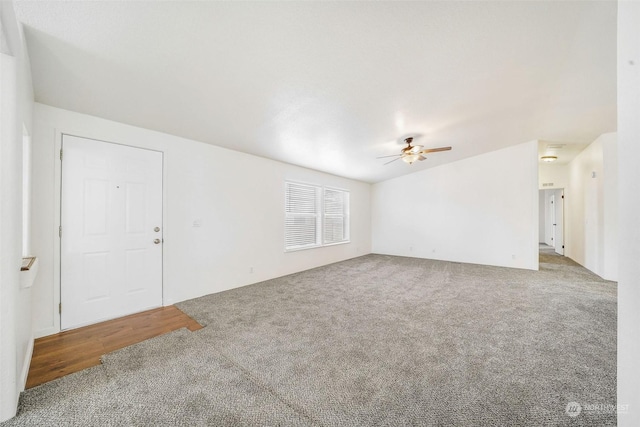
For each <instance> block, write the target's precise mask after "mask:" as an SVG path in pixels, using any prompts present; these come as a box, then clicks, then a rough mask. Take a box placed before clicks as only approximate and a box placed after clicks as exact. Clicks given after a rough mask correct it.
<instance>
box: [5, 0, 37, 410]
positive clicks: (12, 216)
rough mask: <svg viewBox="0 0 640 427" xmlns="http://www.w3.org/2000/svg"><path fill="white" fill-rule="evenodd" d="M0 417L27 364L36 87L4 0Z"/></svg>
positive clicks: (30, 344)
mask: <svg viewBox="0 0 640 427" xmlns="http://www.w3.org/2000/svg"><path fill="white" fill-rule="evenodd" d="M0 38H1V40H0V49H1V50H2V54H1V55H2V59H1V60H0V61H1V62H2V64H1V68H2V71H1V73H2V76H1V77H0V80H1V81H2V85H1V87H0V99H1V103H2V106H1V109H0V171H1V172H0V342H1V346H0V421H2V420H5V419H7V418H10V417H12V416H13V415H14V414H15V411H16V405H17V399H18V395H19V392H20V391H22V390H23V387H24V382H25V381H26V374H27V371H28V368H29V362H30V356H31V350H32V348H33V334H32V323H31V290H30V289H28V288H27V289H24V288H22V287H21V286H20V264H21V258H22V129H23V126H24V128H26V129H27V131H31V116H32V108H33V88H32V86H31V73H30V68H29V59H28V56H27V54H26V47H25V43H24V38H23V36H22V31H21V28H20V26H19V25H18V23H17V21H16V17H15V14H14V12H13V5H12V3H11V2H4V1H3V2H0Z"/></svg>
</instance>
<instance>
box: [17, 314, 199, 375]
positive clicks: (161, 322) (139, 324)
mask: <svg viewBox="0 0 640 427" xmlns="http://www.w3.org/2000/svg"><path fill="white" fill-rule="evenodd" d="M180 328H187V329H189V330H190V331H192V332H193V331H197V330H198V329H202V326H201V325H200V324H199V323H198V322H196V321H195V320H193V319H192V318H191V317H189V316H187V315H186V314H185V313H183V312H182V311H181V310H180V309H179V308H178V307H176V306H173V305H172V306H169V307H160V308H156V309H153V310H148V311H144V312H142V313H136V314H132V315H130V316H125V317H121V318H118V319H113V320H108V321H106V322H101V323H97V324H95V325H89V326H85V327H82V328H78V329H73V330H70V331H65V332H60V333H58V334H55V335H49V336H46V337H42V338H38V339H37V340H35V343H34V346H33V356H32V358H31V365H30V367H29V376H28V377H27V386H26V388H31V387H35V386H38V385H40V384H44V383H46V382H48V381H51V380H54V379H56V378H60V377H63V376H65V375H69V374H72V373H74V372H78V371H81V370H83V369H86V368H90V367H92V366H97V365H99V364H100V357H101V356H102V355H103V354H106V353H110V352H112V351H115V350H119V349H121V348H124V347H127V346H129V345H132V344H136V343H139V342H142V341H144V340H147V339H149V338H153V337H157V336H159V335H162V334H166V333H168V332H171V331H175V330H177V329H180Z"/></svg>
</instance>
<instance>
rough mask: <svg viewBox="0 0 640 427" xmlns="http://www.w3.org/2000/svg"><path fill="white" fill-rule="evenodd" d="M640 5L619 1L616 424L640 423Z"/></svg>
mask: <svg viewBox="0 0 640 427" xmlns="http://www.w3.org/2000/svg"><path fill="white" fill-rule="evenodd" d="M638 112H640V3H638V2H631V1H623V2H618V144H619V145H618V162H619V163H618V168H619V169H618V170H619V174H618V177H619V181H618V189H619V197H618V200H619V217H618V218H619V223H618V225H619V230H620V234H619V236H620V239H619V244H620V246H619V261H620V264H619V271H618V274H619V281H618V404H619V405H628V411H625V412H620V413H619V414H618V425H619V426H621V427H632V426H639V425H640V366H639V364H640V279H639V278H640V262H638V261H639V260H640V227H639V226H638V218H640V167H638V159H640V120H638Z"/></svg>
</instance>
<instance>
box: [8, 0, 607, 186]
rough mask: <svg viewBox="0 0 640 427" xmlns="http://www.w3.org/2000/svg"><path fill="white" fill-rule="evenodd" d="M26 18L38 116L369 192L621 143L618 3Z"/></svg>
mask: <svg viewBox="0 0 640 427" xmlns="http://www.w3.org/2000/svg"><path fill="white" fill-rule="evenodd" d="M15 8H16V12H17V14H18V17H19V19H20V20H21V21H22V22H23V23H24V25H25V34H26V38H27V45H28V49H29V55H30V58H31V66H32V74H33V79H34V90H35V96H36V100H37V101H38V102H41V103H44V104H48V105H52V106H56V107H60V108H65V109H69V110H73V111H78V112H81V113H86V114H91V115H95V116H98V117H103V118H106V119H111V120H115V121H118V122H122V123H128V124H131V125H136V126H140V127H144V128H149V129H154V130H158V131H162V132H166V133H170V134H174V135H179V136H182V137H186V138H191V139H195V140H198V141H203V142H206V143H210V144H214V145H219V146H223V147H228V148H231V149H234V150H238V151H242V152H246V153H251V154H255V155H258V156H263V157H267V158H272V159H276V160H280V161H284V162H288V163H293V164H297V165H301V166H305V167H309V168H313V169H317V170H321V171H325V172H330V173H334V174H337V175H342V176H346V177H350V178H355V179H359V180H363V181H368V182H377V181H381V180H385V179H389V178H392V177H396V176H400V175H402V174H406V173H411V172H415V171H418V170H420V169H423V168H425V167H431V166H435V165H438V164H442V163H444V162H450V161H453V160H457V159H460V158H464V157H469V156H473V155H476V154H479V153H483V152H487V151H491V150H495V149H499V148H502V147H506V146H509V145H513V144H519V143H522V142H526V141H530V140H534V139H541V140H545V141H554V142H561V143H565V144H566V143H583V144H584V143H588V142H591V141H593V140H594V139H595V138H597V137H598V136H599V135H600V134H601V133H604V132H610V131H615V125H616V65H615V64H616V3H615V2H595V1H585V2H581V1H574V2H556V1H553V2H543V1H537V2H478V1H474V2H407V3H404V2H307V1H304V2H255V3H254V2H184V1H180V2H178V1H174V2H172V1H147V2H97V1H51V2H40V1H37V2H30V1H17V2H16V6H15ZM406 135H421V137H420V139H419V141H418V143H420V144H423V145H425V146H426V147H437V146H443V145H451V146H452V147H453V150H452V151H450V152H444V153H437V154H432V155H430V156H429V158H428V159H427V160H426V161H424V162H420V163H416V164H413V165H411V166H409V165H406V164H404V163H403V162H402V161H397V162H394V163H392V164H389V165H386V166H383V163H384V162H385V160H384V159H376V157H377V156H384V155H389V154H394V153H396V152H399V150H400V149H401V148H402V145H401V144H400V143H399V142H398V141H399V140H400V139H401V138H402V137H403V136H406Z"/></svg>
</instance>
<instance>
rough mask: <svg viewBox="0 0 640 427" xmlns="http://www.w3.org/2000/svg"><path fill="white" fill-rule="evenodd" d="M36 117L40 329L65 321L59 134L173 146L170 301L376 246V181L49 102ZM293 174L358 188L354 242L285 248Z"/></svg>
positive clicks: (168, 166)
mask: <svg viewBox="0 0 640 427" xmlns="http://www.w3.org/2000/svg"><path fill="white" fill-rule="evenodd" d="M34 119H35V125H36V126H35V129H34V134H33V170H34V176H33V186H34V187H33V199H34V204H33V230H32V233H33V235H34V236H36V238H34V242H33V250H34V252H36V253H37V254H38V256H39V257H40V261H41V262H40V272H39V274H38V278H37V279H36V283H35V285H34V292H35V295H34V298H35V305H36V317H35V319H34V321H35V327H36V334H37V336H42V335H46V334H50V333H54V332H57V331H58V329H59V316H58V313H57V310H56V309H55V308H56V307H57V304H58V302H59V282H58V281H57V280H58V279H57V277H58V271H59V261H58V259H57V258H56V257H57V256H58V254H57V250H58V249H57V245H58V237H57V231H56V230H57V226H58V224H59V222H58V221H59V219H58V217H59V214H57V212H59V199H58V198H57V194H59V182H60V179H59V172H60V161H59V160H58V156H57V153H58V149H59V144H60V132H63V133H69V134H74V135H78V136H84V137H89V138H94V139H99V140H104V141H110V142H115V143H120V144H126V145H130V146H134V147H143V148H152V149H155V150H160V151H163V152H164V162H165V163H164V185H165V188H164V192H165V197H164V206H165V219H164V240H165V243H164V271H163V283H164V304H165V305H168V304H173V303H176V302H179V301H183V300H186V299H190V298H195V297H199V296H202V295H206V294H210V293H213V292H220V291H223V290H227V289H231V288H235V287H238V286H243V285H247V284H250V283H255V282H259V281H263V280H267V279H271V278H274V277H278V276H283V275H286V274H289V273H293V272H297V271H301V270H306V269H309V268H313V267H317V266H321V265H324V264H329V263H332V262H337V261H341V260H344V259H348V258H353V257H356V256H360V255H364V254H367V253H370V252H371V221H370V189H371V186H370V184H367V183H363V182H358V181H353V180H349V179H346V178H340V177H337V176H333V175H329V174H325V173H320V172H316V171H313V170H310V169H305V168H301V167H297V166H293V165H288V164H284V163H280V162H276V161H272V160H267V159H264V158H261V157H256V156H251V155H248V154H243V153H239V152H235V151H232V150H228V149H223V148H220V147H215V146H212V145H208V144H204V143H200V142H196V141H191V140H187V139H183V138H179V137H176V136H172V135H167V134H163V133H160V132H155V131H150V130H146V129H142V128H137V127H133V126H128V125H124V124H120V123H116V122H112V121H108V120H103V119H100V118H97V117H91V116H87V115H83V114H78V113H74V112H70V111H65V110H61V109H58V108H53V107H49V106H46V105H42V104H36V107H35V114H34ZM287 179H289V180H296V181H304V182H309V183H317V184H325V185H330V186H334V187H339V188H344V189H348V190H350V193H351V194H350V197H351V199H350V207H351V243H348V244H343V245H336V246H331V247H324V248H317V249H310V250H303V251H296V252H288V253H285V252H284V181H285V180H287ZM196 220H198V221H199V222H200V223H201V226H200V227H193V223H194V221H196ZM251 268H253V273H251V272H250V269H251Z"/></svg>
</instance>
